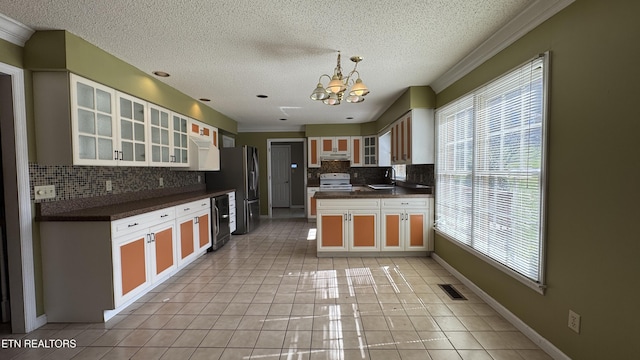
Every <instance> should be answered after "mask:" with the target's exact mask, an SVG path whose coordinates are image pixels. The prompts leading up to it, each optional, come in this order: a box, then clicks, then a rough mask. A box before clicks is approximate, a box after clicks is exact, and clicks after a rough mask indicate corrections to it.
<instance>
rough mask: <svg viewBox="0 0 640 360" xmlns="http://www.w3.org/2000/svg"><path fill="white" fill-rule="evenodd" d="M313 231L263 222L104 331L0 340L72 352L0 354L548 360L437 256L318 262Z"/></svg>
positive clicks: (4, 352) (58, 328) (53, 329)
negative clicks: (61, 344)
mask: <svg viewBox="0 0 640 360" xmlns="http://www.w3.org/2000/svg"><path fill="white" fill-rule="evenodd" d="M314 226H315V224H314V223H308V222H307V221H306V219H264V220H263V221H262V224H261V226H260V227H259V228H258V229H257V230H256V231H255V232H253V233H251V234H248V235H240V236H233V238H232V240H231V241H230V242H229V243H228V244H227V245H225V246H224V247H223V248H222V249H220V250H218V251H217V252H214V253H208V254H206V255H205V256H202V257H200V258H199V259H198V260H196V261H195V262H194V263H192V264H191V265H189V266H188V267H187V268H185V269H184V270H182V271H180V272H179V273H178V274H176V275H175V276H173V277H172V278H170V279H168V280H167V281H166V282H165V283H163V284H161V285H159V286H158V287H156V288H155V289H154V290H152V291H151V292H150V293H148V294H147V295H145V296H144V297H143V298H142V299H140V300H139V301H138V302H136V303H135V304H133V305H132V306H130V307H129V308H127V309H125V310H124V311H123V312H122V313H120V314H119V315H116V316H115V317H114V318H113V319H112V320H110V321H109V322H107V323H106V324H55V323H50V324H47V325H45V326H44V327H42V328H40V329H38V330H36V331H34V332H32V333H29V334H28V335H26V336H25V335H8V334H4V335H3V334H0V337H2V338H3V339H8V338H14V339H24V338H30V339H75V341H76V343H77V347H76V348H73V349H71V348H65V349H47V348H40V349H28V350H26V349H15V348H13V349H0V359H180V360H182V359H194V360H195V359H225V360H226V359H260V360H272V359H291V360H293V359H296V360H316V359H327V360H328V359H348V360H350V359H354V360H355V359H371V360H376V359H384V360H395V359H402V360H410V359H420V360H425V359H433V360H444V359H464V360H467V359H469V360H470V359H473V360H481V359H482V360H483V359H495V360H502V359H550V357H549V356H548V355H546V354H545V353H544V352H543V351H541V350H540V349H539V348H537V347H536V345H535V344H534V343H532V342H531V341H530V340H529V339H528V338H526V337H525V336H524V335H522V333H520V332H519V331H517V330H516V329H515V328H514V327H513V326H512V325H511V324H509V323H508V322H507V321H505V320H504V319H503V318H502V317H501V316H500V315H498V314H497V313H496V312H495V311H494V310H492V309H491V308H490V307H489V306H488V305H486V304H485V303H484V302H483V301H481V300H480V299H479V298H478V297H477V296H475V295H474V294H473V293H471V292H470V291H468V289H466V288H465V287H464V286H463V285H461V284H460V283H459V281H457V280H456V279H455V278H454V277H453V276H451V275H450V274H449V273H448V272H447V271H446V270H444V269H443V268H442V267H441V266H439V265H438V264H437V263H436V262H435V261H433V260H432V259H430V258H427V257H425V258H422V257H410V258H399V257H394V258H386V257H385V258H333V259H332V258H317V257H316V241H315V240H314V239H309V238H308V237H309V230H310V229H312V228H313V227H314ZM439 283H452V284H455V286H456V288H457V289H458V290H459V291H460V292H462V293H463V294H464V295H465V296H466V297H467V299H468V300H466V301H460V300H456V301H454V300H450V299H449V297H448V296H447V295H446V294H445V293H444V292H443V291H442V290H440V288H438V286H437V284H439Z"/></svg>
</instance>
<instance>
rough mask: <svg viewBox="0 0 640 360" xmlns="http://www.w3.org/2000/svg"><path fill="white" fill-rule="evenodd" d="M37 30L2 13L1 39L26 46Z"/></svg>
mask: <svg viewBox="0 0 640 360" xmlns="http://www.w3.org/2000/svg"><path fill="white" fill-rule="evenodd" d="M34 32H35V30H33V29H31V28H30V27H28V26H26V25H24V24H22V23H19V22H17V21H15V20H13V19H11V18H9V17H7V16H5V15H3V14H0V39H2V40H6V41H8V42H10V43H12V44H16V45H18V46H21V47H24V44H25V43H26V42H27V40H29V38H30V37H31V35H33V33H34Z"/></svg>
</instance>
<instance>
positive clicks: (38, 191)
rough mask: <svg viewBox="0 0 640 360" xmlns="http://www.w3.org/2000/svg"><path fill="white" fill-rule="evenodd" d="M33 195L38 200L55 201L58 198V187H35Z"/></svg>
mask: <svg viewBox="0 0 640 360" xmlns="http://www.w3.org/2000/svg"><path fill="white" fill-rule="evenodd" d="M33 194H34V197H35V199H36V200H40V199H53V198H55V197H56V186H55V185H42V186H34V187H33Z"/></svg>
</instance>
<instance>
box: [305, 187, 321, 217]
mask: <svg viewBox="0 0 640 360" xmlns="http://www.w3.org/2000/svg"><path fill="white" fill-rule="evenodd" d="M318 191H320V188H319V187H317V186H309V187H307V220H315V219H316V215H317V206H316V198H315V197H314V195H315V194H316V193H317V192H318Z"/></svg>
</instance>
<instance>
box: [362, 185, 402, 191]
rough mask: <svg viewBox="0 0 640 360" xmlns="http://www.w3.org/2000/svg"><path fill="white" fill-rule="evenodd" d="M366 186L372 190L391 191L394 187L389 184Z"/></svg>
mask: <svg viewBox="0 0 640 360" xmlns="http://www.w3.org/2000/svg"><path fill="white" fill-rule="evenodd" d="M367 186H369V187H370V188H372V189H373V190H391V189H393V188H394V187H395V185H391V184H370V185H367Z"/></svg>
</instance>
